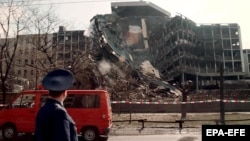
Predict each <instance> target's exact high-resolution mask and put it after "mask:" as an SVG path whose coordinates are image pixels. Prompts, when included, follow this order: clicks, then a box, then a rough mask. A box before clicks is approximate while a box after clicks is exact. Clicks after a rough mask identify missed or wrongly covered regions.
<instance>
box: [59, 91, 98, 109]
mask: <svg viewBox="0 0 250 141" xmlns="http://www.w3.org/2000/svg"><path fill="white" fill-rule="evenodd" d="M64 106H65V107H66V108H99V107H100V95H98V94H69V95H68V97H67V98H66V99H65V101H64Z"/></svg>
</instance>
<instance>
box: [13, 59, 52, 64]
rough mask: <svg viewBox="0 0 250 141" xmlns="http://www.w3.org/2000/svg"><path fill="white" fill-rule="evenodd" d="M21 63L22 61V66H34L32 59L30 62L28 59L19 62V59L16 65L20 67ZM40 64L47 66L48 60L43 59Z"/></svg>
mask: <svg viewBox="0 0 250 141" xmlns="http://www.w3.org/2000/svg"><path fill="white" fill-rule="evenodd" d="M22 61H24V65H27V64H29V65H34V63H35V60H33V59H31V60H28V59H24V60H21V59H19V60H17V64H18V65H22ZM39 61H40V60H39ZM42 62H43V64H47V62H48V60H46V59H43V60H42Z"/></svg>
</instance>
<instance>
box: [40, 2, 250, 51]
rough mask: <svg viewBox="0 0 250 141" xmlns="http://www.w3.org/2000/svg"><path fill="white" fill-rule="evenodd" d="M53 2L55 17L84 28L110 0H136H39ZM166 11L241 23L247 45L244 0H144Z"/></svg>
mask: <svg viewBox="0 0 250 141" xmlns="http://www.w3.org/2000/svg"><path fill="white" fill-rule="evenodd" d="M40 1H43V2H44V3H51V2H52V3H57V4H55V7H56V9H57V10H56V12H57V14H58V15H59V18H60V19H62V20H64V21H66V22H69V23H70V24H72V27H70V28H72V29H68V30H74V29H80V30H82V29H84V30H85V29H87V27H88V25H89V20H90V19H91V18H92V17H93V16H95V15H96V14H109V13H111V2H115V1H119V2H122V1H140V0H40ZM144 1H149V2H152V3H154V4H155V5H157V6H159V7H161V8H163V9H164V10H166V11H169V12H170V13H171V15H172V16H174V15H175V14H176V13H180V14H182V15H184V16H186V17H187V18H189V19H191V20H192V21H194V22H195V23H197V24H200V23H201V24H205V23H238V24H239V25H240V27H241V36H242V44H243V45H242V47H243V49H250V38H249V36H248V33H250V26H249V25H248V24H249V21H250V16H249V13H250V6H249V4H248V0H144ZM59 3H60V4H59Z"/></svg>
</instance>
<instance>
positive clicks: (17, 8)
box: [0, 0, 31, 103]
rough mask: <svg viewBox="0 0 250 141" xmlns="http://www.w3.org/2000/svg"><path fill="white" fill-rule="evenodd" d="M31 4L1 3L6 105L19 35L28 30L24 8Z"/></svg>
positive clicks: (1, 66) (0, 53) (1, 72)
mask: <svg viewBox="0 0 250 141" xmlns="http://www.w3.org/2000/svg"><path fill="white" fill-rule="evenodd" d="M30 4H31V3H30V2H29V1H14V0H5V1H1V2H0V11H1V12H0V13H1V15H0V36H1V40H0V41H1V42H0V60H1V61H0V81H1V90H2V100H3V103H6V92H7V88H6V86H7V84H6V82H7V80H8V78H9V77H10V76H11V71H12V65H13V61H14V58H15V55H16V50H17V47H18V41H19V35H20V34H21V33H22V32H23V31H24V30H25V29H26V28H27V24H28V21H29V16H27V15H28V12H27V11H26V8H24V7H23V6H25V7H28V5H30Z"/></svg>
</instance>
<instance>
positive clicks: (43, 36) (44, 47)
mask: <svg viewBox="0 0 250 141" xmlns="http://www.w3.org/2000/svg"><path fill="white" fill-rule="evenodd" d="M30 12H31V17H32V19H31V20H30V28H29V30H30V32H31V33H34V34H33V35H31V36H30V38H29V39H27V43H28V44H29V45H31V46H32V49H33V51H34V52H33V56H32V58H33V61H32V63H27V64H26V66H29V67H32V68H34V69H35V76H36V78H35V86H37V85H38V84H39V81H40V75H41V74H43V73H46V72H48V71H50V70H51V69H53V68H56V51H55V50H54V49H55V48H54V47H53V36H52V33H53V32H55V29H56V28H58V25H59V23H60V20H59V19H58V18H57V17H56V16H55V14H54V13H55V12H54V8H53V6H50V7H49V8H48V9H47V10H44V9H43V10H41V9H39V8H36V7H32V8H31V9H30ZM54 45H55V44H54Z"/></svg>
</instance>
